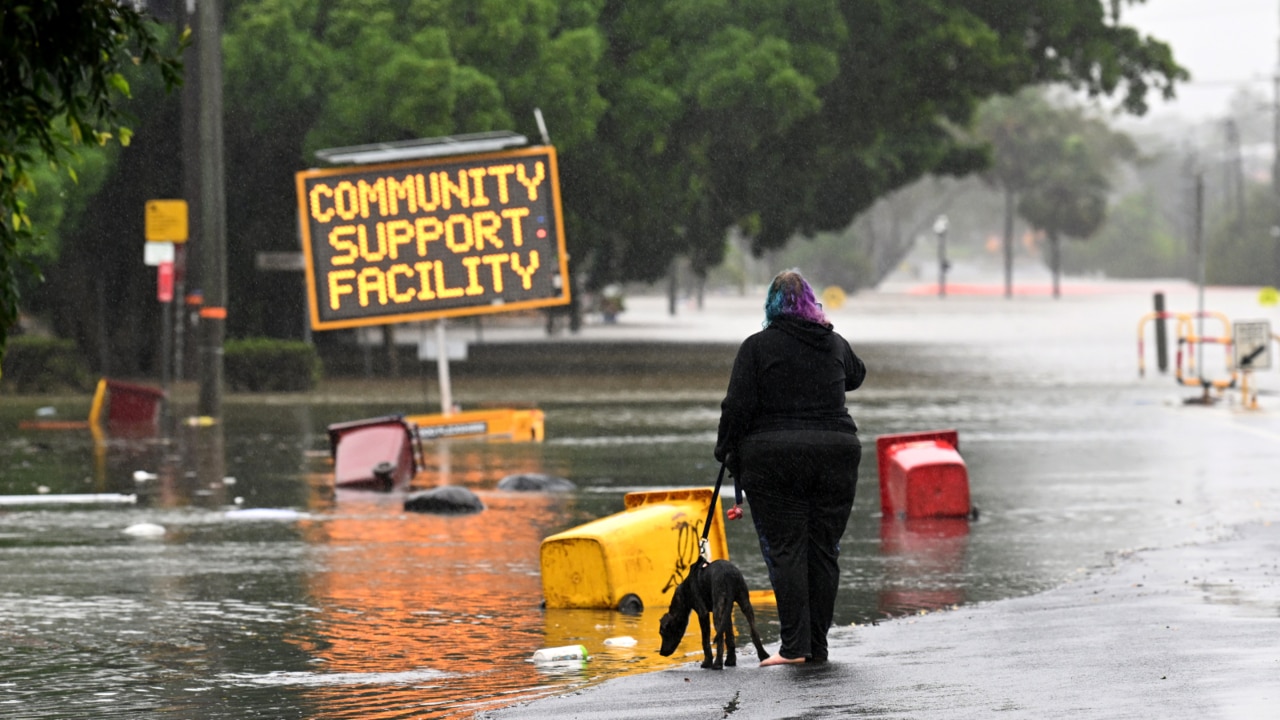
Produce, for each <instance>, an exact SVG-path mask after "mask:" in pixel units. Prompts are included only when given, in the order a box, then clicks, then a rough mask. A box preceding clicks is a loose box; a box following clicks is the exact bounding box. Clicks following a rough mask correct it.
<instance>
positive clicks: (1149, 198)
mask: <svg viewBox="0 0 1280 720" xmlns="http://www.w3.org/2000/svg"><path fill="white" fill-rule="evenodd" d="M1184 265H1185V263H1184V262H1183V256H1182V243H1181V241H1180V240H1179V239H1178V238H1177V237H1176V236H1175V234H1174V231H1173V229H1172V228H1171V227H1170V223H1169V221H1168V220H1167V219H1165V218H1164V217H1163V216H1162V215H1161V213H1160V209H1159V206H1158V203H1157V200H1156V197H1155V196H1154V195H1153V194H1152V193H1150V192H1135V193H1131V194H1129V195H1126V196H1125V197H1123V198H1121V199H1120V200H1119V201H1117V202H1115V203H1114V204H1113V205H1112V206H1111V207H1110V208H1109V209H1108V210H1107V220H1106V223H1105V224H1103V226H1102V227H1101V228H1100V229H1099V230H1098V233H1097V234H1096V235H1095V236H1093V237H1092V238H1090V239H1089V242H1087V243H1070V244H1068V245H1067V246H1066V247H1064V248H1063V252H1062V268H1063V271H1064V272H1072V273H1079V274H1083V273H1103V274H1105V275H1107V276H1108V277H1119V278H1172V277H1178V276H1180V275H1181V274H1182V273H1183V272H1184V270H1185V267H1184Z"/></svg>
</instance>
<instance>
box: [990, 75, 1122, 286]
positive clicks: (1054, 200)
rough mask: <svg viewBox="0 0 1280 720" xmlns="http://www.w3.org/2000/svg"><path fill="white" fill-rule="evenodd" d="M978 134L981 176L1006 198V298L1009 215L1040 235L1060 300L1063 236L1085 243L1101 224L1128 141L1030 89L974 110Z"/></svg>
mask: <svg viewBox="0 0 1280 720" xmlns="http://www.w3.org/2000/svg"><path fill="white" fill-rule="evenodd" d="M975 131H976V134H977V135H978V136H979V137H981V138H984V139H985V140H987V141H988V142H989V143H990V144H991V148H992V162H991V165H990V168H989V169H988V170H987V171H986V173H985V174H984V178H985V179H986V180H987V182H988V183H990V184H991V185H993V186H995V187H997V188H998V189H999V190H1000V191H1001V193H1002V194H1003V196H1004V200H1005V225H1004V239H1003V245H1004V248H1003V249H1004V267H1005V296H1006V297H1010V296H1012V294H1013V217H1014V213H1015V212H1016V213H1017V214H1018V215H1020V216H1022V218H1023V219H1025V220H1027V222H1029V223H1030V224H1031V225H1032V226H1033V227H1035V228H1037V229H1039V230H1043V231H1044V232H1045V235H1046V237H1047V238H1048V243H1049V258H1050V259H1049V266H1050V269H1051V270H1052V271H1053V294H1054V297H1057V296H1058V295H1059V283H1060V277H1061V271H1062V263H1061V247H1060V242H1061V238H1062V237H1063V236H1068V237H1075V238H1086V237H1089V236H1090V235H1092V234H1093V233H1094V232H1096V231H1097V230H1098V228H1099V227H1101V225H1102V222H1103V220H1105V218H1106V210H1107V202H1108V198H1109V196H1110V192H1111V183H1110V177H1111V175H1112V174H1113V173H1114V172H1115V171H1116V169H1117V167H1118V164H1119V163H1120V162H1121V161H1123V160H1127V159H1133V158H1135V157H1136V156H1137V148H1136V146H1135V145H1134V143H1133V141H1132V140H1131V139H1130V138H1129V137H1128V136H1127V135H1124V134H1123V133H1118V132H1114V131H1112V130H1111V129H1110V127H1109V126H1108V125H1107V124H1106V123H1105V122H1103V121H1101V120H1099V119H1097V118H1094V117H1090V116H1089V115H1087V114H1086V113H1085V112H1084V110H1083V109H1082V108H1080V107H1079V106H1076V105H1071V104H1068V105H1055V104H1054V103H1052V102H1050V101H1049V100H1048V98H1046V97H1045V95H1044V91H1043V90H1042V89H1038V88H1028V89H1025V90H1023V91H1022V92H1020V93H1018V94H1017V95H1016V96H1013V97H1000V98H994V99H992V100H991V101H990V102H988V103H986V104H985V105H984V106H983V107H982V108H981V110H979V112H978V116H977V120H976V122H975Z"/></svg>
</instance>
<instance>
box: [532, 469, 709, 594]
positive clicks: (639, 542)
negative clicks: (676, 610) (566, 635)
mask: <svg viewBox="0 0 1280 720" xmlns="http://www.w3.org/2000/svg"><path fill="white" fill-rule="evenodd" d="M715 499H716V500H718V498H715ZM712 500H713V498H712V489H711V488H681V489H676V490H654V491H648V492H633V493H627V495H626V497H625V498H624V503H625V506H626V510H624V511H623V512H620V513H616V514H614V515H609V516H608V517H603V518H600V519H598V520H593V521H591V522H589V523H586V524H585V525H579V526H578V527H576V528H572V529H570V530H566V531H564V532H562V533H557V534H555V535H552V536H550V537H548V538H546V539H545V540H543V541H542V546H541V563H542V595H543V598H544V599H545V601H546V606H547V607H548V608H606V609H614V608H616V609H619V610H624V611H637V610H643V609H650V610H666V608H667V606H668V605H669V604H670V603H671V593H672V592H673V591H674V590H675V588H676V586H677V585H679V584H680V581H681V580H683V579H684V578H685V576H686V575H687V574H688V572H689V568H690V567H692V566H693V563H694V562H696V561H697V559H698V540H699V539H700V538H701V537H702V526H703V524H704V523H705V522H706V521H707V509H708V507H709V505H710V503H711V501H712ZM707 541H708V543H709V546H710V548H709V553H710V556H711V559H712V560H720V559H726V560H727V559H728V558H729V547H728V544H727V543H726V541H725V535H724V518H723V516H722V510H721V509H720V508H719V507H717V508H716V512H715V514H714V515H713V516H712V520H711V530H710V532H709V533H708V535H707Z"/></svg>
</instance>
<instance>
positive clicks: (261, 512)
mask: <svg viewBox="0 0 1280 720" xmlns="http://www.w3.org/2000/svg"><path fill="white" fill-rule="evenodd" d="M225 517H226V518H227V519H228V520H299V519H301V518H305V517H307V514H306V513H304V512H298V511H297V510H293V509H291V508H246V509H243V510H228V511H227V512H226V515H225Z"/></svg>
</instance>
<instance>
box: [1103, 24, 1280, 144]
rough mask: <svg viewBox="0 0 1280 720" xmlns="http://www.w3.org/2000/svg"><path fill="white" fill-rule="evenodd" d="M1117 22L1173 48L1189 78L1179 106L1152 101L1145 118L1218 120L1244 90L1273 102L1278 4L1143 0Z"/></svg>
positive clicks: (1279, 42) (1278, 56)
mask: <svg viewBox="0 0 1280 720" xmlns="http://www.w3.org/2000/svg"><path fill="white" fill-rule="evenodd" d="M1121 21H1122V22H1123V23H1124V24H1126V25H1129V26H1131V27H1134V28H1137V29H1138V30H1139V31H1140V32H1142V33H1143V34H1146V35H1152V36H1154V37H1156V38H1159V39H1160V40H1163V41H1165V42H1167V43H1169V45H1170V46H1172V47H1173V55H1174V58H1175V59H1176V60H1177V61H1178V63H1179V64H1181V65H1182V66H1183V67H1185V68H1187V70H1189V71H1190V72H1191V81H1190V82H1189V83H1186V84H1184V85H1179V86H1178V98H1177V100H1175V101H1173V102H1171V103H1166V102H1164V101H1162V100H1159V98H1158V97H1153V98H1152V103H1151V110H1150V111H1149V112H1148V117H1160V116H1166V115H1169V114H1176V115H1179V116H1181V117H1183V118H1184V119H1187V120H1208V119H1212V118H1215V117H1222V116H1223V115H1225V114H1226V112H1227V109H1228V100H1229V99H1230V97H1231V96H1232V94H1234V93H1235V91H1236V90H1237V89H1238V88H1239V87H1240V86H1242V85H1246V84H1247V85H1248V86H1249V87H1250V88H1252V89H1253V91H1254V92H1256V93H1259V94H1261V95H1262V96H1264V97H1266V98H1267V99H1268V101H1270V100H1272V95H1273V92H1274V91H1273V80H1272V77H1273V75H1274V73H1275V71H1276V66H1277V62H1278V61H1280V0H1146V2H1145V3H1144V4H1141V5H1132V6H1126V7H1125V8H1124V9H1123V11H1122V15H1121Z"/></svg>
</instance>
